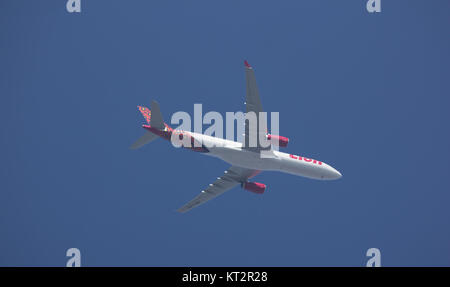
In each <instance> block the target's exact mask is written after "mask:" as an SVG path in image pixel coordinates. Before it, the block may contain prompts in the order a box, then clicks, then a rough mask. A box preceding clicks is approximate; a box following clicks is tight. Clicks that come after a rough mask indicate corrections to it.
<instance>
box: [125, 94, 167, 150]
mask: <svg viewBox="0 0 450 287" xmlns="http://www.w3.org/2000/svg"><path fill="white" fill-rule="evenodd" d="M151 108H152V109H151V110H150V109H149V108H147V107H143V106H138V109H139V111H140V112H141V114H142V116H143V117H144V118H145V120H146V121H147V123H148V124H149V125H150V126H151V127H153V128H156V129H159V130H164V129H165V128H166V125H165V123H164V120H163V117H162V114H161V111H160V109H159V104H158V103H157V102H156V101H152V103H151ZM157 138H158V135H156V134H154V133H152V132H148V131H147V132H146V133H145V134H144V135H143V136H142V137H140V138H139V139H138V140H137V141H136V142H134V143H133V144H132V145H131V146H130V148H131V149H138V148H140V147H143V146H144V145H146V144H148V143H150V142H152V141H154V140H155V139H157Z"/></svg>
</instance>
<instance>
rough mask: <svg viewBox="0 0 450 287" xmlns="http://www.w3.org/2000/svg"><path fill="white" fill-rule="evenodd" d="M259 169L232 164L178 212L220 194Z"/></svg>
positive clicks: (251, 175) (255, 173)
mask: <svg viewBox="0 0 450 287" xmlns="http://www.w3.org/2000/svg"><path fill="white" fill-rule="evenodd" d="M259 172H260V171H258V170H253V169H247V168H241V167H236V166H232V167H230V168H229V169H228V170H227V171H225V173H224V174H223V175H222V176H221V177H218V178H217V180H216V181H215V182H214V183H212V184H210V185H209V186H208V187H207V188H206V189H205V190H202V192H200V194H199V195H197V196H196V197H195V198H194V199H192V200H191V201H189V202H188V203H186V204H185V205H183V206H182V207H181V208H180V209H178V211H179V212H186V211H189V210H191V209H192V208H195V207H197V206H199V205H201V204H203V203H205V202H207V201H209V200H211V199H213V198H215V197H216V196H219V195H221V194H222V193H224V192H225V191H227V190H230V189H232V188H233V187H235V186H237V185H239V184H241V183H243V182H245V181H246V180H247V179H249V178H251V177H253V176H255V175H257V174H258V173H259Z"/></svg>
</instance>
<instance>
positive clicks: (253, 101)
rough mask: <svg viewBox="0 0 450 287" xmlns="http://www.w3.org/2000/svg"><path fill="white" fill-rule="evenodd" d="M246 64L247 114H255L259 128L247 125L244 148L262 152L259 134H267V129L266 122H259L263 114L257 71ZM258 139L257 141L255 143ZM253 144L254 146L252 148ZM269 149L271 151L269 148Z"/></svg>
mask: <svg viewBox="0 0 450 287" xmlns="http://www.w3.org/2000/svg"><path fill="white" fill-rule="evenodd" d="M244 64H245V78H246V86H247V96H246V99H245V107H246V112H247V113H248V112H254V113H255V115H256V119H257V122H258V124H257V126H252V125H247V124H246V125H245V144H244V147H245V148H246V149H249V150H253V151H260V150H262V149H264V148H262V147H261V146H260V144H259V133H260V132H263V133H267V127H266V124H267V123H266V122H261V123H260V121H259V113H260V112H263V108H262V104H261V99H260V98H259V92H258V87H257V86H256V78H255V71H254V70H253V68H252V67H251V66H250V65H249V63H248V62H247V61H245V62H244ZM250 139H254V143H255V144H256V146H254V145H253V144H252V142H251V141H250ZM255 139H256V141H255ZM251 144H252V145H253V146H251ZM267 149H270V147H268V148H267Z"/></svg>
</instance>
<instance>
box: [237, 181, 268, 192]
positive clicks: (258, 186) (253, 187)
mask: <svg viewBox="0 0 450 287" xmlns="http://www.w3.org/2000/svg"><path fill="white" fill-rule="evenodd" d="M266 187H267V186H266V185H265V184H264V183H259V182H251V181H247V182H244V183H243V184H242V188H243V189H245V190H248V191H251V192H254V193H257V194H263V193H264V191H266Z"/></svg>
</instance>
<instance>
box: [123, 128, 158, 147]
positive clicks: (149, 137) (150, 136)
mask: <svg viewBox="0 0 450 287" xmlns="http://www.w3.org/2000/svg"><path fill="white" fill-rule="evenodd" d="M157 138H158V136H157V135H155V134H154V133H151V132H145V134H144V135H143V136H141V137H140V138H139V139H138V140H137V141H136V142H134V143H133V144H132V145H131V146H130V149H138V148H141V147H143V146H144V145H146V144H148V143H149V142H152V141H154V140H155V139H157Z"/></svg>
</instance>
